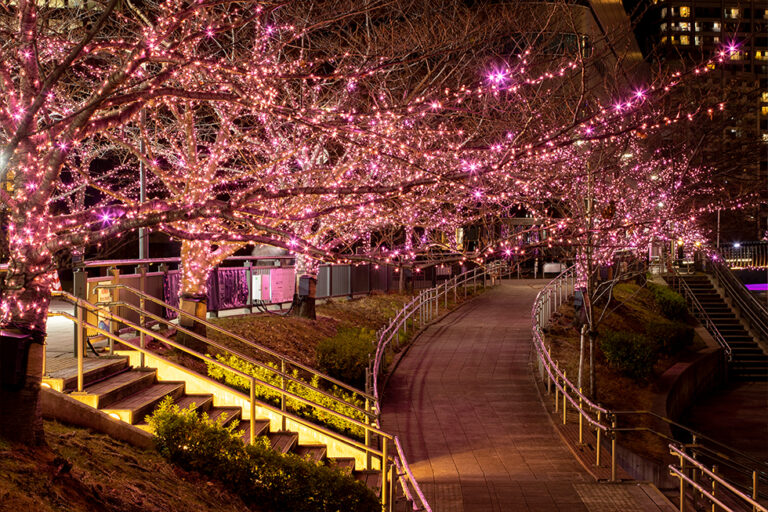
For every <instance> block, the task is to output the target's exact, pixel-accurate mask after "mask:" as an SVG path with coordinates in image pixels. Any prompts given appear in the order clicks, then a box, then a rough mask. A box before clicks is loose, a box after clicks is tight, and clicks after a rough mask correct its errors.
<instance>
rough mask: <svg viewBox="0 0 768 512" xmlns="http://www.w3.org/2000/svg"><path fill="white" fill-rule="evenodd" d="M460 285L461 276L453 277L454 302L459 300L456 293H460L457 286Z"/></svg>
mask: <svg viewBox="0 0 768 512" xmlns="http://www.w3.org/2000/svg"><path fill="white" fill-rule="evenodd" d="M458 287H459V276H454V277H453V302H458V301H459V299H458V298H457V297H456V294H457V293H458V291H457V288H458Z"/></svg>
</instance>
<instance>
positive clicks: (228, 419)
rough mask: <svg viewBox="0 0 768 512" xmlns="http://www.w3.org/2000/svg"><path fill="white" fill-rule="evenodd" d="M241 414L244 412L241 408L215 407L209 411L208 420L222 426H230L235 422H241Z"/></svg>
mask: <svg viewBox="0 0 768 512" xmlns="http://www.w3.org/2000/svg"><path fill="white" fill-rule="evenodd" d="M240 414H242V410H241V409H240V408H239V407H214V408H212V409H211V410H210V411H208V418H209V419H211V420H213V421H217V422H219V423H221V424H222V425H229V424H230V423H232V422H233V421H235V420H237V421H239V420H240Z"/></svg>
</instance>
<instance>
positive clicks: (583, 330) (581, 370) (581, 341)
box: [578, 325, 587, 391]
mask: <svg viewBox="0 0 768 512" xmlns="http://www.w3.org/2000/svg"><path fill="white" fill-rule="evenodd" d="M586 333H587V326H586V325H582V326H581V333H580V336H579V380H578V385H579V391H581V390H582V385H583V382H584V381H583V380H582V375H583V374H584V335H585V334H586Z"/></svg>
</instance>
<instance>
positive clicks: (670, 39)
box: [669, 36, 677, 44]
mask: <svg viewBox="0 0 768 512" xmlns="http://www.w3.org/2000/svg"><path fill="white" fill-rule="evenodd" d="M669 42H670V43H672V44H677V38H676V37H675V36H669Z"/></svg>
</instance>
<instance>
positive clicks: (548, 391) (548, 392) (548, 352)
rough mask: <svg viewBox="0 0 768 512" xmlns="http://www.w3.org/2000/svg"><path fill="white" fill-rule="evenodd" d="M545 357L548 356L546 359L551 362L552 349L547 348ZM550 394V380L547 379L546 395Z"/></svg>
mask: <svg viewBox="0 0 768 512" xmlns="http://www.w3.org/2000/svg"><path fill="white" fill-rule="evenodd" d="M547 355H548V356H549V357H548V359H549V360H550V361H551V360H552V347H549V348H548V349H547ZM547 373H549V372H547ZM550 393H552V379H547V394H548V395H549V394H550Z"/></svg>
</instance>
